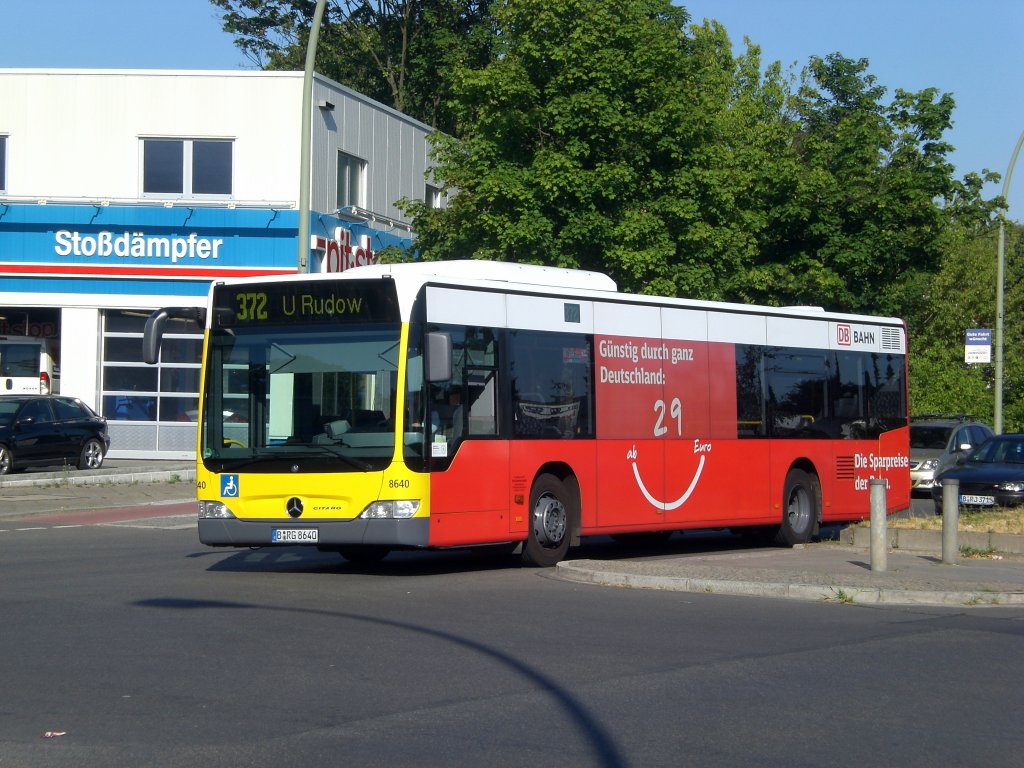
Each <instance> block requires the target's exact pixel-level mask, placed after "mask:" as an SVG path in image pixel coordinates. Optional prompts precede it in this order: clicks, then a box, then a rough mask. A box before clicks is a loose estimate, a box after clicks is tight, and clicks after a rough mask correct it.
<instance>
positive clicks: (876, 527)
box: [868, 477, 889, 571]
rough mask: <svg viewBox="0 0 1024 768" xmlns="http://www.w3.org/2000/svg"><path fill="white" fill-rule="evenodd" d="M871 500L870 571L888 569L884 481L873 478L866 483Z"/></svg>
mask: <svg viewBox="0 0 1024 768" xmlns="http://www.w3.org/2000/svg"><path fill="white" fill-rule="evenodd" d="M868 486H869V488H870V499H871V570H872V571H884V570H886V568H888V567H889V563H888V558H889V537H888V535H887V532H886V518H885V480H883V479H881V478H877V477H873V478H871V479H870V480H869V481H868Z"/></svg>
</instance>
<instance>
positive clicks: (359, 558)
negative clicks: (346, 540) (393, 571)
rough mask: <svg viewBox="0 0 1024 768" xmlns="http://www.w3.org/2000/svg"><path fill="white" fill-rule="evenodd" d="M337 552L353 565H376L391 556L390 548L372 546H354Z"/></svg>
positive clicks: (339, 549)
mask: <svg viewBox="0 0 1024 768" xmlns="http://www.w3.org/2000/svg"><path fill="white" fill-rule="evenodd" d="M335 551H336V552H337V553H338V554H339V555H341V556H342V557H344V558H345V559H346V560H348V561H349V562H350V563H352V564H353V565H376V564H377V563H379V562H380V561H381V560H383V559H384V558H385V557H387V556H388V555H389V554H391V550H390V549H389V548H388V547H384V546H379V545H372V544H353V545H352V546H343V547H338V548H337V550H335Z"/></svg>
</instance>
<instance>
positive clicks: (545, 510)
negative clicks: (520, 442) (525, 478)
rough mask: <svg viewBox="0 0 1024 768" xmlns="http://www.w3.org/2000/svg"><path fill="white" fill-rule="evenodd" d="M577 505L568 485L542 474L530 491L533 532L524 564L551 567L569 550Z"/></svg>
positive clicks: (528, 540)
mask: <svg viewBox="0 0 1024 768" xmlns="http://www.w3.org/2000/svg"><path fill="white" fill-rule="evenodd" d="M574 507H575V505H574V504H573V502H572V501H571V498H570V494H569V492H568V491H567V490H566V488H565V484H564V483H563V482H562V481H561V480H559V479H558V478H557V477H555V476H554V475H541V476H540V477H538V478H537V480H536V482H534V484H533V489H532V490H531V491H530V532H529V535H528V536H527V538H526V544H525V545H524V546H523V563H524V564H526V565H530V566H535V567H537V568H550V567H551V566H553V565H555V564H556V563H558V562H559V561H560V560H561V559H562V558H563V557H565V553H566V552H568V551H569V541H570V539H571V538H572V527H573V525H574V523H575V521H576V512H575V508H574Z"/></svg>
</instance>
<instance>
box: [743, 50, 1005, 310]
mask: <svg viewBox="0 0 1024 768" xmlns="http://www.w3.org/2000/svg"><path fill="white" fill-rule="evenodd" d="M867 70H868V62H867V60H866V59H860V60H856V61H855V60H852V59H847V58H844V57H842V56H841V55H839V54H831V55H829V56H826V57H824V58H818V57H814V58H812V59H811V62H810V65H809V66H808V68H807V70H806V71H805V73H804V76H803V81H802V84H801V87H800V89H799V91H798V93H797V94H796V95H795V96H794V98H793V99H792V101H791V105H792V108H793V115H794V119H795V120H796V121H797V122H798V124H799V129H798V131H797V132H796V134H795V136H794V142H793V151H794V153H795V156H796V158H797V161H798V163H799V166H800V172H799V174H798V176H797V177H796V183H795V184H793V185H791V186H790V188H789V189H788V190H787V199H786V200H780V201H778V205H777V207H776V208H775V209H774V211H773V219H772V221H771V223H770V226H769V227H768V228H767V230H766V233H767V237H766V239H765V240H764V241H763V244H762V248H761V249H760V254H759V259H758V262H759V263H758V266H757V268H756V269H755V270H754V272H753V275H751V276H750V279H749V280H748V282H749V283H750V284H752V285H755V286H758V287H759V290H758V291H757V292H748V293H747V294H746V295H745V296H744V298H749V299H754V300H759V301H769V302H770V301H771V300H772V297H773V295H774V296H778V295H782V296H785V297H786V298H787V299H788V300H795V301H799V302H801V303H814V304H823V305H825V306H826V307H830V308H837V309H838V308H841V309H848V310H857V311H871V312H886V313H896V312H898V311H899V310H900V309H901V307H902V306H903V303H904V302H905V301H906V300H907V299H908V297H909V296H913V295H914V292H915V289H916V287H918V286H920V284H921V281H922V279H926V278H927V276H928V275H930V274H932V273H933V272H934V271H935V270H936V269H938V266H939V264H940V262H941V260H942V256H943V254H944V253H945V252H946V248H947V246H948V244H949V242H950V238H951V237H953V236H955V233H956V232H957V231H959V228H961V227H968V228H973V227H977V226H978V225H979V224H981V223H983V222H985V221H987V220H990V219H991V217H992V215H993V212H994V210H995V204H996V201H994V200H993V201H985V200H983V199H982V197H981V194H980V189H981V186H980V180H981V179H980V177H978V176H977V175H976V174H973V175H971V176H969V177H967V178H965V179H964V180H957V179H956V178H955V176H954V168H953V166H952V164H951V163H950V161H949V158H948V156H949V153H950V152H951V151H952V149H953V147H952V146H951V145H950V144H948V143H947V142H945V141H943V139H942V136H943V134H944V132H945V131H946V130H948V129H949V128H950V126H951V120H952V113H953V109H954V106H955V104H954V101H953V98H952V96H951V95H949V94H940V93H939V92H938V90H937V89H935V88H928V89H925V90H923V91H920V92H919V93H910V92H908V91H904V90H901V89H897V90H896V93H895V97H894V98H893V99H892V101H891V102H888V103H886V102H885V94H886V89H885V88H883V87H882V86H881V85H879V84H878V83H877V81H876V79H875V77H874V76H873V75H870V74H868V71H867ZM988 178H991V177H988Z"/></svg>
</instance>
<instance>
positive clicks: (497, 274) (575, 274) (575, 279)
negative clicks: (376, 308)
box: [348, 259, 618, 291]
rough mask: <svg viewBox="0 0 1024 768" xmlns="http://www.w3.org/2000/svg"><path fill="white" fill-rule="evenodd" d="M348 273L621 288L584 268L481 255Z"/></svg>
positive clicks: (551, 285)
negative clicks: (530, 262)
mask: <svg viewBox="0 0 1024 768" xmlns="http://www.w3.org/2000/svg"><path fill="white" fill-rule="evenodd" d="M348 274H352V275H353V276H359V277H372V276H374V275H382V274H402V275H408V276H410V277H414V278H420V279H422V280H424V281H429V280H430V278H432V277H436V278H440V279H442V280H446V281H450V280H458V281H463V280H473V281H476V280H486V281H497V282H502V283H515V284H517V285H534V286H544V287H549V288H573V289H577V290H591V291H615V290H618V289H617V287H616V285H615V281H614V280H612V279H611V278H610V277H608V275H603V274H601V273H600V272H587V271H585V270H582V269H562V268H560V267H542V266H539V265H537V264H519V263H516V262H510V261H483V260H480V259H457V260H453V261H415V262H406V263H404V264H369V265H367V266H363V267H355V268H353V269H351V270H349V271H348Z"/></svg>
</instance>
